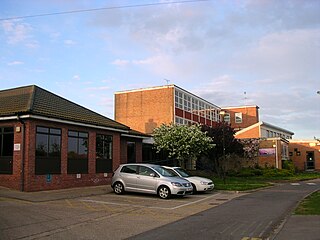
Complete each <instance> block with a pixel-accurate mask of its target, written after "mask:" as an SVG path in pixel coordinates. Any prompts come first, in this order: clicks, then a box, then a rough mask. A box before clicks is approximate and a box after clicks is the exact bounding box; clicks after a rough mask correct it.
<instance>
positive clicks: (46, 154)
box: [35, 127, 61, 175]
mask: <svg viewBox="0 0 320 240" xmlns="http://www.w3.org/2000/svg"><path fill="white" fill-rule="evenodd" d="M35 173H36V174H37V175H41V174H60V173H61V129H57V128H47V127H37V130H36V162H35Z"/></svg>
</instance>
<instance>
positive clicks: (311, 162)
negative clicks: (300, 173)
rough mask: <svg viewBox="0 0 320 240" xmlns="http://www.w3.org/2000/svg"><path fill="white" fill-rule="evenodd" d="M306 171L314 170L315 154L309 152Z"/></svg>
mask: <svg viewBox="0 0 320 240" xmlns="http://www.w3.org/2000/svg"><path fill="white" fill-rule="evenodd" d="M306 170H314V152H307V159H306Z"/></svg>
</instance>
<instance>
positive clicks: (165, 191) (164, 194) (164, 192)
mask: <svg viewBox="0 0 320 240" xmlns="http://www.w3.org/2000/svg"><path fill="white" fill-rule="evenodd" d="M158 196H159V197H160V198H162V199H168V198H170V196H171V192H170V189H169V188H168V187H166V186H161V187H159V189H158Z"/></svg>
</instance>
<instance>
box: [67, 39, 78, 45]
mask: <svg viewBox="0 0 320 240" xmlns="http://www.w3.org/2000/svg"><path fill="white" fill-rule="evenodd" d="M64 44H65V45H75V44H77V42H76V41H74V40H71V39H67V40H64Z"/></svg>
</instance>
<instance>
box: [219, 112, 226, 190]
mask: <svg viewBox="0 0 320 240" xmlns="http://www.w3.org/2000/svg"><path fill="white" fill-rule="evenodd" d="M219 114H220V116H221V118H222V154H223V164H222V171H223V173H222V175H223V183H224V184H226V176H225V175H226V171H225V167H224V166H225V164H226V144H225V137H224V135H225V134H224V127H225V126H224V116H225V115H226V112H225V111H220V113H219Z"/></svg>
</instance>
